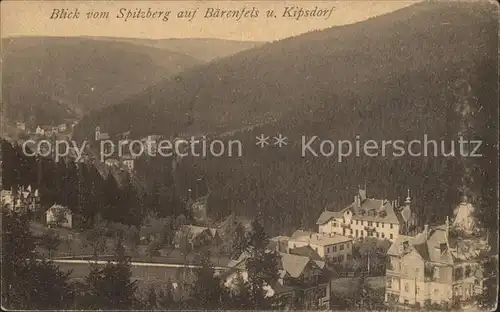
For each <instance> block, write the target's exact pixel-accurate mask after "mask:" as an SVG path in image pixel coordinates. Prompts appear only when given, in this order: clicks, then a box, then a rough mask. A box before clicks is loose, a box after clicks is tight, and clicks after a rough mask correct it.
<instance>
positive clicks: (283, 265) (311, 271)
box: [221, 250, 330, 310]
mask: <svg viewBox="0 0 500 312" xmlns="http://www.w3.org/2000/svg"><path fill="white" fill-rule="evenodd" d="M268 251H269V252H274V251H271V250H268ZM250 256H251V254H250V253H249V252H244V253H242V254H241V256H240V257H239V258H238V259H237V260H233V261H231V262H230V263H229V264H228V266H229V267H230V269H229V270H228V271H226V272H224V273H223V274H222V275H221V277H222V278H223V280H224V284H225V285H226V287H229V288H230V289H231V287H232V285H234V284H233V280H234V279H235V278H236V277H237V276H238V275H239V276H241V277H242V278H243V279H244V280H247V279H248V272H247V270H246V261H247V259H248V258H249V257H250ZM276 256H277V257H278V275H279V276H278V280H277V281H273V282H271V283H270V284H268V285H266V286H265V287H264V290H265V291H266V296H267V297H273V299H274V301H280V302H284V303H291V302H292V301H293V299H294V298H295V299H297V300H298V301H299V302H300V304H301V305H302V306H303V307H304V308H305V309H306V310H309V309H329V307H330V271H329V270H328V269H327V268H326V265H325V262H323V261H321V260H313V259H311V258H309V257H304V256H299V255H293V254H289V253H276Z"/></svg>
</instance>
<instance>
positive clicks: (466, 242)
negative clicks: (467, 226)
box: [387, 224, 487, 264]
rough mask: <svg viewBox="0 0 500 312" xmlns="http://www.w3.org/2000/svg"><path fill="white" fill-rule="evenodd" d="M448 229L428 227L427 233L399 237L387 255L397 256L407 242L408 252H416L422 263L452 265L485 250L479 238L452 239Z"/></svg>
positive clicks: (444, 226) (444, 227) (445, 227)
mask: <svg viewBox="0 0 500 312" xmlns="http://www.w3.org/2000/svg"><path fill="white" fill-rule="evenodd" d="M450 229H451V227H448V228H447V226H446V224H445V225H439V226H434V227H428V228H427V232H426V230H424V231H422V232H421V233H419V234H417V235H416V236H405V235H399V236H398V237H397V238H396V240H395V241H394V243H393V244H392V245H391V247H390V248H389V250H388V251H387V254H388V255H392V256H399V255H400V254H401V253H400V251H401V250H402V246H403V243H404V242H408V244H409V245H408V247H409V248H410V250H414V251H416V252H417V253H418V254H419V255H420V256H421V257H422V259H423V260H424V261H430V262H435V263H443V264H453V263H455V262H457V261H467V260H472V259H475V258H476V257H477V255H478V254H479V252H480V251H481V250H482V249H483V248H487V246H486V244H485V242H484V241H483V240H482V239H481V238H479V237H476V238H474V237H452V236H451V235H450ZM443 246H444V249H442V247H443Z"/></svg>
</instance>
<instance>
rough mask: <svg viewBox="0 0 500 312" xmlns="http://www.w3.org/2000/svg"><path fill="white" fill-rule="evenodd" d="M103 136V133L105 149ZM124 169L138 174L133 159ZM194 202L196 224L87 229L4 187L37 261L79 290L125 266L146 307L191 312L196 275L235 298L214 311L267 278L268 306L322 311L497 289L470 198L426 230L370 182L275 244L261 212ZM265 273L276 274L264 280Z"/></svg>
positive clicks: (449, 300)
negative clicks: (217, 217)
mask: <svg viewBox="0 0 500 312" xmlns="http://www.w3.org/2000/svg"><path fill="white" fill-rule="evenodd" d="M106 137H107V136H106ZM102 138H103V137H102V136H98V135H97V134H96V138H95V139H96V141H98V140H100V139H102ZM174 159H175V158H174ZM108 163H109V160H106V165H108ZM123 165H124V167H125V168H127V169H128V172H129V174H130V175H133V174H134V166H133V163H129V164H127V163H123ZM108 166H109V165H108ZM188 194H189V196H190V197H189V198H187V199H186V200H185V201H184V203H183V205H185V211H186V214H189V215H190V216H191V217H190V218H189V219H188V218H186V216H185V215H179V216H177V217H176V218H170V217H159V216H158V215H157V214H154V213H150V214H149V215H148V216H146V218H145V219H144V220H143V222H141V224H140V226H139V227H135V226H127V225H124V224H120V223H117V222H109V221H106V220H103V219H102V217H101V216H99V215H97V216H96V219H95V220H94V221H93V225H92V226H91V227H90V228H88V227H87V229H85V228H84V227H82V226H80V225H78V224H77V223H78V222H79V220H82V218H81V217H80V216H77V215H75V214H74V213H73V212H72V209H69V208H68V207H67V206H63V205H61V204H58V203H54V204H53V205H51V206H49V207H47V208H44V207H42V205H41V204H40V191H39V189H37V188H34V187H32V186H31V185H28V186H22V185H19V186H17V187H12V188H11V189H10V190H2V191H1V204H2V210H3V211H4V213H9V212H10V213H15V214H16V215H17V214H20V215H27V216H31V217H30V219H31V220H32V221H30V223H29V229H30V231H32V232H33V233H34V235H35V236H36V235H38V237H39V243H38V244H37V253H38V254H39V255H44V256H46V257H48V259H50V260H49V261H52V262H53V263H54V264H55V265H57V266H59V268H60V269H61V270H67V271H68V272H71V273H70V274H69V275H68V278H69V280H70V281H72V283H74V285H80V284H85V283H86V281H87V282H88V277H87V276H86V275H87V274H89V269H91V268H92V265H97V266H105V265H106V263H108V265H110V263H120V261H126V263H127V265H128V266H129V268H130V270H131V271H130V272H131V273H130V274H131V276H130V279H131V280H135V281H136V282H137V285H136V286H137V290H136V292H137V294H136V296H137V297H139V298H141V297H142V298H143V299H139V302H141V303H142V306H146V307H148V308H154V309H167V308H174V307H176V308H182V307H184V308H187V307H189V302H191V301H192V300H193V296H195V297H196V294H193V289H197V288H196V284H197V283H198V282H197V278H201V276H205V277H204V278H207V276H206V275H203V274H207V272H212V273H213V277H212V278H213V279H214V280H213V281H212V282H213V283H215V285H217V283H219V286H218V287H221V289H223V290H224V293H225V294H226V296H227V298H226V299H220V300H221V302H219V301H218V300H216V303H215V306H217V307H221V305H222V306H224V307H229V306H231V305H230V303H229V302H223V301H224V300H231V301H233V303H234V302H236V303H237V304H241V307H242V308H244V307H251V306H252V304H251V303H244V302H242V301H244V300H243V299H244V298H242V297H241V292H242V291H244V290H245V289H247V288H246V287H251V286H250V285H252V284H251V283H255V282H256V281H255V279H259V278H260V279H261V281H260V282H259V283H261V284H260V286H261V287H262V291H263V294H262V299H266V300H269V302H268V305H267V307H269V308H271V307H272V308H279V309H282V308H285V309H297V308H303V309H319V310H329V309H334V310H335V309H354V308H355V307H356V306H360V307H370V309H376V310H380V309H399V308H405V307H406V308H423V309H452V308H453V309H457V308H467V307H469V308H474V307H476V308H477V307H478V305H479V304H480V299H479V298H481V297H482V295H483V292H484V291H485V290H484V289H485V287H486V286H485V285H488V284H491V283H492V282H493V283H495V282H496V280H495V279H496V277H495V276H494V275H491V272H486V271H485V270H486V269H485V267H484V265H485V261H486V260H485V259H490V260H488V261H490V262H491V261H492V260H491V259H493V260H494V261H496V259H497V258H496V256H494V257H493V258H491V257H492V256H491V248H490V246H489V245H488V243H487V239H488V235H489V233H488V232H487V231H483V230H481V229H480V228H479V227H478V226H477V222H476V221H475V216H474V206H473V205H472V204H471V203H470V201H469V200H468V198H467V197H466V196H462V198H460V201H459V202H458V203H457V206H456V208H455V209H454V210H453V215H450V216H449V217H446V220H445V222H444V223H443V224H432V225H429V224H424V226H423V227H419V226H418V224H420V222H418V220H417V215H416V213H415V211H414V209H412V208H413V207H412V198H411V190H408V192H407V194H406V197H405V198H404V200H403V201H400V200H399V199H394V200H389V199H384V198H373V197H371V196H370V193H369V188H368V187H367V185H365V186H364V187H359V188H358V191H357V192H355V193H354V194H353V196H354V197H353V201H352V203H351V204H350V205H348V206H346V207H331V206H329V207H327V208H324V211H323V212H322V213H321V214H320V215H319V216H318V217H317V222H316V227H315V228H308V229H306V228H300V229H297V230H295V231H294V232H293V233H292V234H291V235H290V236H286V235H279V236H275V237H268V236H267V235H266V234H265V232H264V229H263V228H262V226H261V225H260V224H259V219H258V216H257V217H256V218H255V219H254V220H252V219H248V218H240V217H237V216H235V215H234V214H232V215H230V216H229V217H227V218H225V219H224V220H221V221H219V222H212V221H210V220H209V218H208V216H207V197H208V196H207V195H204V196H200V197H198V198H193V196H191V194H192V191H191V190H189V192H188ZM332 208H333V209H332ZM73 210H74V209H73ZM44 211H45V212H44ZM75 222H76V223H75ZM125 256H126V258H122V257H125ZM123 259H128V260H123ZM109 261H112V262H109ZM113 261H114V262H113ZM116 261H118V262H116ZM92 263H94V264H92ZM256 265H260V266H261V267H260V269H259V270H264V271H265V272H269V273H268V274H267V275H266V274H262V275H260V274H259V273H258V272H257V273H256V272H255V270H256V267H255V266H256ZM262 266H263V267H262ZM266 266H268V267H266ZM269 266H271V267H269ZM94 270H95V267H94ZM207 270H208V271H207ZM203 272H204V273H203ZM273 272H274V273H273ZM200 274H201V275H200ZM255 274H257V275H255ZM492 279H493V280H492ZM217 281H218V282H217ZM204 282H205V283H206V282H207V281H204ZM134 283H135V282H134ZM245 285H246V286H245ZM198 286H200V285H198ZM73 287H75V286H73ZM193 287H194V288H193ZM200 287H201V286H200ZM249 289H252V288H249ZM205 291H206V290H205ZM247 291H251V290H247ZM166 293H168V294H166ZM245 296H248V294H246V295H245ZM254 296H255V295H254ZM228 298H233V299H228ZM207 304H208V303H207ZM228 304H229V306H228ZM139 305H140V304H139ZM236 308H238V306H236Z"/></svg>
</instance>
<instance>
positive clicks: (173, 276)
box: [57, 263, 186, 290]
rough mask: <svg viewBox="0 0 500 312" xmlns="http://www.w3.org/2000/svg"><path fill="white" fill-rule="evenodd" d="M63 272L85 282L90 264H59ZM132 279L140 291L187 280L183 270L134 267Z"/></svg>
mask: <svg viewBox="0 0 500 312" xmlns="http://www.w3.org/2000/svg"><path fill="white" fill-rule="evenodd" d="M57 265H58V266H59V267H60V269H61V270H63V271H71V276H70V277H71V280H73V281H82V282H83V281H84V280H85V277H86V276H87V275H88V274H89V271H90V265H89V264H73V263H58V264H57ZM131 269H132V279H133V280H137V284H138V286H139V289H140V290H145V289H147V287H148V286H149V285H154V286H158V287H159V286H164V285H165V284H166V283H167V282H168V281H171V282H182V281H184V280H185V279H186V276H185V275H182V274H181V272H182V269H178V268H160V267H143V266H140V267H139V266H132V268H131Z"/></svg>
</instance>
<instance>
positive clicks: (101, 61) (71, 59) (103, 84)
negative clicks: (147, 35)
mask: <svg viewBox="0 0 500 312" xmlns="http://www.w3.org/2000/svg"><path fill="white" fill-rule="evenodd" d="M199 63H201V61H200V60H198V59H195V58H193V57H190V56H187V55H185V54H182V53H177V52H172V51H167V50H164V49H158V48H154V47H147V46H141V45H136V44H131V43H125V42H118V41H103V40H93V39H86V38H77V37H74V38H65V37H16V38H6V39H2V89H3V90H2V103H3V105H4V106H5V107H4V108H5V111H6V115H5V116H6V117H7V118H8V119H9V120H11V121H12V122H13V121H25V122H30V124H32V126H35V127H36V125H39V124H52V125H56V124H58V123H62V122H63V121H64V119H65V118H75V117H80V116H81V115H83V114H85V113H88V112H89V111H90V110H92V109H98V108H103V107H106V106H108V105H111V104H116V103H119V102H120V101H122V100H124V99H126V98H127V97H129V96H131V95H133V94H135V93H137V92H140V91H142V90H143V89H145V88H146V87H149V86H151V85H153V84H155V83H157V82H159V81H161V80H162V79H164V78H165V77H168V76H171V75H174V74H176V73H178V72H181V71H183V70H184V69H186V68H189V67H191V66H194V65H197V64H199Z"/></svg>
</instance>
